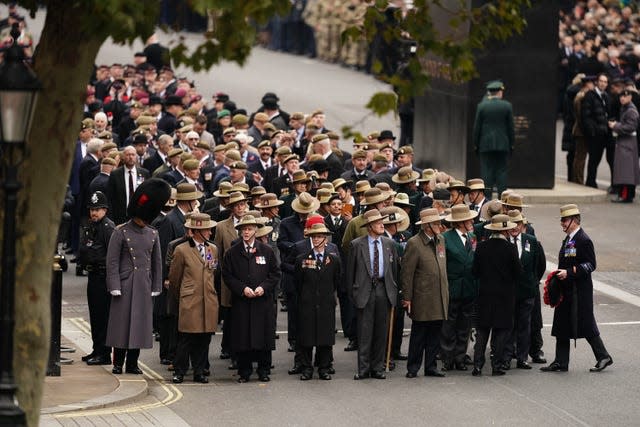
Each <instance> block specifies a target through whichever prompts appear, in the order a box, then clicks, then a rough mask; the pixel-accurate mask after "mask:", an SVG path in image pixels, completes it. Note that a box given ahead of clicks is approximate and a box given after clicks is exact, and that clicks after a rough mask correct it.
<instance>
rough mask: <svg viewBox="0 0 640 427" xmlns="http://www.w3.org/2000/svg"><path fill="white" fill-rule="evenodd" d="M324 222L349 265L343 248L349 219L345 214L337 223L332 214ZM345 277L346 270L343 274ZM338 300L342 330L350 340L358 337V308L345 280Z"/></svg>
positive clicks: (345, 262) (341, 255) (343, 263)
mask: <svg viewBox="0 0 640 427" xmlns="http://www.w3.org/2000/svg"><path fill="white" fill-rule="evenodd" d="M324 223H325V225H326V226H327V228H328V229H329V231H331V232H332V233H333V235H332V236H331V241H332V242H335V244H336V246H338V250H339V252H340V261H341V264H342V265H343V266H346V265H347V256H346V254H345V253H344V251H343V250H342V237H343V236H344V232H345V230H346V229H347V224H348V223H349V221H347V220H346V219H345V218H344V217H343V216H340V223H339V224H338V225H336V224H335V223H334V222H333V218H332V217H331V215H327V216H326V217H324ZM342 276H343V278H344V271H343V274H342ZM338 301H339V302H340V321H341V322H342V331H343V333H344V336H345V338H348V339H349V340H355V339H356V328H355V326H356V322H355V319H356V310H355V307H354V306H353V302H351V300H350V299H349V293H348V291H347V286H346V284H345V282H344V280H342V281H341V283H340V286H338Z"/></svg>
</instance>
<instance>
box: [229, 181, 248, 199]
mask: <svg viewBox="0 0 640 427" xmlns="http://www.w3.org/2000/svg"><path fill="white" fill-rule="evenodd" d="M234 191H239V192H241V193H243V194H244V195H245V196H246V195H247V194H249V193H251V189H250V188H249V184H247V183H246V182H236V183H235V184H233V186H232V187H231V192H232V193H233V192H234Z"/></svg>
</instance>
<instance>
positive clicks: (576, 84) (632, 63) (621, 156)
mask: <svg viewBox="0 0 640 427" xmlns="http://www.w3.org/2000/svg"><path fill="white" fill-rule="evenodd" d="M565 3H566V5H565V6H562V8H561V15H560V47H559V77H558V79H559V80H558V83H559V97H558V101H559V102H558V104H559V106H560V110H561V112H562V115H563V121H564V130H563V135H562V149H563V151H566V152H567V171H568V172H567V173H568V176H567V179H568V180H569V181H571V182H576V183H578V184H585V185H587V186H590V187H594V188H597V186H598V184H597V182H596V177H597V172H598V166H599V165H600V163H601V161H602V157H603V155H604V157H605V159H606V162H607V165H608V167H609V172H610V177H611V186H610V187H609V192H610V193H612V194H613V195H614V196H613V197H612V199H611V201H612V202H616V203H632V202H633V200H634V197H635V191H636V186H637V185H638V184H640V164H639V162H638V155H639V153H638V147H639V144H640V142H639V140H638V127H639V126H640V122H639V119H638V109H637V107H638V106H639V105H640V104H639V103H640V94H639V93H638V90H637V84H638V82H639V81H640V67H639V64H640V15H638V10H637V5H634V4H631V3H632V2H627V3H629V4H627V3H625V2H619V1H606V0H604V1H598V0H588V1H586V2H584V1H580V2H565ZM585 167H586V171H585ZM585 172H586V177H585Z"/></svg>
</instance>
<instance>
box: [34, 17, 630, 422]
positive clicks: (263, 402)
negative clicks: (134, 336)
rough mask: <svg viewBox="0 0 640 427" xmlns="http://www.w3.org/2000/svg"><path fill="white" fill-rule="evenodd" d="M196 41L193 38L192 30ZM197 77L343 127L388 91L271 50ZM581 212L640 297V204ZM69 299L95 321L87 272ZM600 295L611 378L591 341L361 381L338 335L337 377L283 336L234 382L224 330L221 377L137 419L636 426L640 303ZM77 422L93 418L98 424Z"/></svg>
mask: <svg viewBox="0 0 640 427" xmlns="http://www.w3.org/2000/svg"><path fill="white" fill-rule="evenodd" d="M36 27H37V25H35V24H34V25H32V28H36ZM187 38H188V39H193V38H194V36H191V35H187ZM139 49H140V45H139V44H134V46H132V47H117V46H113V45H111V44H106V45H105V46H104V47H103V49H102V50H101V51H100V53H99V55H98V60H97V62H98V63H103V62H104V63H110V62H116V61H117V62H128V61H129V59H130V58H131V57H132V53H133V52H134V51H136V50H139ZM179 72H185V71H183V70H179ZM185 73H186V72H185ZM189 74H190V75H192V76H194V79H195V80H196V82H197V84H198V87H201V88H202V89H203V93H204V94H205V95H207V96H209V95H210V94H212V93H214V92H215V91H218V90H223V91H225V92H228V93H230V94H231V95H232V97H233V98H234V99H235V100H237V102H238V104H239V105H241V106H245V107H247V108H248V109H252V108H253V107H257V106H258V101H259V99H260V97H261V96H262V94H263V93H264V92H266V91H275V92H277V93H278V95H279V96H280V98H281V99H282V101H281V104H282V107H283V108H285V109H286V110H288V111H290V112H293V111H310V110H312V109H314V108H316V107H322V108H324V109H325V110H326V113H327V124H328V126H329V127H330V128H334V129H339V128H340V127H341V126H342V125H344V124H352V123H355V122H357V121H358V120H360V119H361V118H363V117H367V113H366V111H365V109H364V108H363V105H364V103H365V101H366V100H367V99H368V97H369V96H370V94H371V93H372V92H374V91H376V90H380V89H384V87H383V86H382V85H381V84H380V83H378V82H376V81H375V80H374V79H372V78H371V77H369V76H366V75H363V74H359V73H355V72H352V71H349V70H345V69H343V68H340V67H338V66H333V65H327V64H321V63H317V62H314V61H310V60H308V59H304V58H300V57H294V56H289V55H285V54H280V53H273V52H269V51H264V50H261V49H256V50H255V51H254V53H253V54H252V56H251V58H250V59H249V61H248V62H247V66H246V67H245V68H242V69H241V68H238V67H237V66H235V65H232V64H223V65H221V66H219V67H216V68H215V69H213V70H212V71H211V72H209V73H199V74H193V73H189ZM360 128H361V129H362V130H363V131H371V130H376V129H378V130H379V129H382V128H390V129H393V130H394V132H397V122H396V120H395V119H394V118H393V117H392V116H387V117H384V118H382V119H378V118H373V117H368V118H366V119H365V121H364V122H363V124H362V126H361V127H360ZM560 154H561V153H560V152H559V150H558V156H557V157H556V165H557V168H556V172H557V174H558V175H560V176H564V174H565V172H564V170H563V167H564V166H563V165H564V157H561V155H560ZM605 169H606V168H604V167H601V169H600V172H601V173H600V175H599V178H600V179H601V180H602V182H603V185H606V183H605V181H608V172H606V170H605ZM558 207H559V204H558V205H540V206H534V207H530V208H528V209H527V210H526V213H527V215H528V216H529V218H530V219H531V220H532V221H533V222H534V225H535V227H536V230H537V234H538V236H539V237H540V239H541V240H542V242H543V244H544V247H545V249H546V252H547V256H548V259H549V261H551V262H553V261H554V260H555V259H556V258H555V256H556V253H557V250H558V248H559V245H560V242H561V240H562V235H561V231H560V229H559V224H558ZM581 209H582V211H583V214H584V226H585V228H586V229H587V231H588V232H589V234H590V235H591V236H592V238H593V240H594V242H595V245H596V249H597V253H598V270H597V272H596V274H595V276H596V278H598V279H599V280H602V281H603V282H605V283H607V284H610V285H613V286H615V287H616V288H619V289H622V290H625V291H627V292H629V293H631V294H635V295H640V288H639V286H638V283H639V280H638V279H640V269H639V267H638V264H637V259H638V256H639V255H640V250H639V249H638V244H637V240H638V238H637V236H638V231H637V227H638V221H637V218H638V204H637V203H636V204H634V205H631V206H618V205H615V206H613V205H609V204H594V205H585V206H581ZM64 300H65V305H64V307H63V313H64V316H65V317H67V318H69V317H83V318H85V319H88V316H87V309H86V302H85V301H86V297H85V281H84V279H82V278H76V277H75V276H73V275H72V274H70V273H67V274H65V282H64ZM595 301H596V308H595V310H596V316H597V319H598V320H599V322H600V325H601V331H602V334H603V338H604V341H605V343H606V345H607V346H608V348H609V351H610V352H611V354H612V355H613V357H614V359H615V364H614V365H613V367H612V368H611V369H608V370H607V371H605V372H604V373H602V374H600V375H594V374H590V373H588V372H587V370H588V368H589V367H590V366H592V365H593V363H594V361H593V360H592V359H593V357H592V355H591V354H590V352H589V349H588V346H586V343H585V342H583V341H579V342H578V343H577V350H575V351H574V352H573V353H572V357H573V360H572V364H571V370H570V372H569V373H567V374H542V373H540V372H539V371H537V370H534V371H530V372H525V371H511V372H509V373H508V375H506V376H505V377H502V378H492V377H490V376H484V377H482V378H473V377H471V375H470V374H469V373H457V372H454V373H450V374H449V375H448V376H447V378H445V379H437V380H436V379H431V378H424V377H419V378H417V379H414V380H407V379H405V378H404V373H405V367H404V364H403V363H400V366H399V367H398V370H397V371H395V372H392V373H391V374H390V375H389V379H387V380H386V381H377V380H368V381H360V382H355V381H353V380H352V379H351V378H352V376H353V373H354V370H355V354H354V353H345V352H344V351H342V348H343V347H344V345H345V344H346V343H345V340H344V338H342V337H341V336H339V337H338V339H337V343H336V346H335V353H334V356H335V367H336V371H337V373H336V375H335V376H334V380H333V381H330V382H320V381H318V380H314V381H310V382H308V383H301V382H300V381H298V380H297V379H296V378H295V377H292V376H288V375H287V374H286V370H287V369H288V368H289V367H290V366H291V364H292V355H291V353H287V352H286V335H283V336H282V339H280V340H279V341H278V342H277V350H276V351H275V353H274V363H275V369H274V371H273V375H272V379H273V380H272V382H271V383H269V384H259V383H257V382H251V383H249V384H245V385H238V384H236V383H235V382H234V378H235V377H234V376H233V374H234V373H233V372H231V371H228V370H227V369H226V365H227V364H226V362H225V361H221V360H219V359H218V354H219V336H216V337H215V338H214V340H213V344H212V346H211V360H212V363H213V377H212V379H213V382H212V383H211V384H209V385H192V384H189V383H188V382H187V383H185V384H183V385H180V386H179V387H178V389H179V390H180V392H181V393H182V394H183V396H182V398H181V399H180V400H178V401H176V402H175V403H172V404H171V405H169V406H162V407H161V408H156V409H146V410H142V409H141V410H140V411H139V414H138V415H137V416H136V417H133V416H132V417H133V418H135V419H136V420H137V422H139V423H141V424H144V423H151V422H155V421H153V420H162V419H165V421H164V423H165V424H166V425H178V423H179V422H184V423H186V424H189V425H194V426H205V425H212V424H214V425H231V424H234V425H237V424H243V425H258V424H259V425H331V424H333V425H397V424H429V425H437V426H440V425H442V426H445V425H496V424H497V425H532V426H533V425H582V426H585V425H594V426H596V425H637V423H638V419H640V408H639V407H638V405H637V396H638V395H639V392H640V375H639V373H638V370H637V367H636V366H635V363H634V362H635V360H636V358H637V355H636V353H637V352H636V351H635V349H637V348H638V347H639V346H640V334H639V333H638V332H640V308H639V307H638V306H636V305H632V304H629V303H626V302H623V301H620V300H616V299H613V298H610V297H608V296H606V295H604V294H601V293H598V294H597V295H596V299H595ZM283 314H284V313H280V315H279V319H278V329H279V330H281V331H283V330H285V329H286V328H285V325H286V319H285V316H284V315H283ZM551 316H552V312H551V310H549V309H546V308H545V309H544V319H545V323H547V324H549V323H550V321H551ZM544 333H545V340H546V344H545V350H546V352H547V354H548V355H549V356H551V357H552V356H553V353H554V351H553V345H552V342H553V341H552V340H551V339H550V338H549V337H548V333H549V328H548V327H547V328H545V330H544ZM407 344H408V340H405V343H404V351H405V352H406V346H407ZM141 359H142V361H143V362H144V363H145V364H147V365H148V366H149V367H150V368H151V369H153V370H155V371H157V372H158V373H160V375H161V376H162V377H164V378H166V379H169V378H170V375H169V373H168V372H167V371H166V370H164V367H162V366H161V365H160V364H159V363H158V357H157V349H154V350H146V351H143V353H142V356H141ZM163 390H164V389H163V387H162V385H161V383H152V384H151V393H152V396H151V397H150V399H151V400H153V399H155V401H159V400H162V398H163V397H162V396H163V393H164V391H163ZM145 403H147V402H146V401H145ZM134 413H135V411H134ZM133 418H132V419H133ZM118 419H119V422H120V423H123V424H127V423H128V421H127V420H125V419H123V418H122V416H120V417H119V418H118ZM145 420H147V421H145ZM75 421H77V422H78V424H85V423H88V422H87V420H80V419H77V420H75ZM75 421H74V420H73V419H70V420H68V424H69V425H76V424H75Z"/></svg>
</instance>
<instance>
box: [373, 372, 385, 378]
mask: <svg viewBox="0 0 640 427" xmlns="http://www.w3.org/2000/svg"><path fill="white" fill-rule="evenodd" d="M371 378H375V379H377V380H385V379H387V376H386V375H385V374H384V372H381V371H374V372H371Z"/></svg>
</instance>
